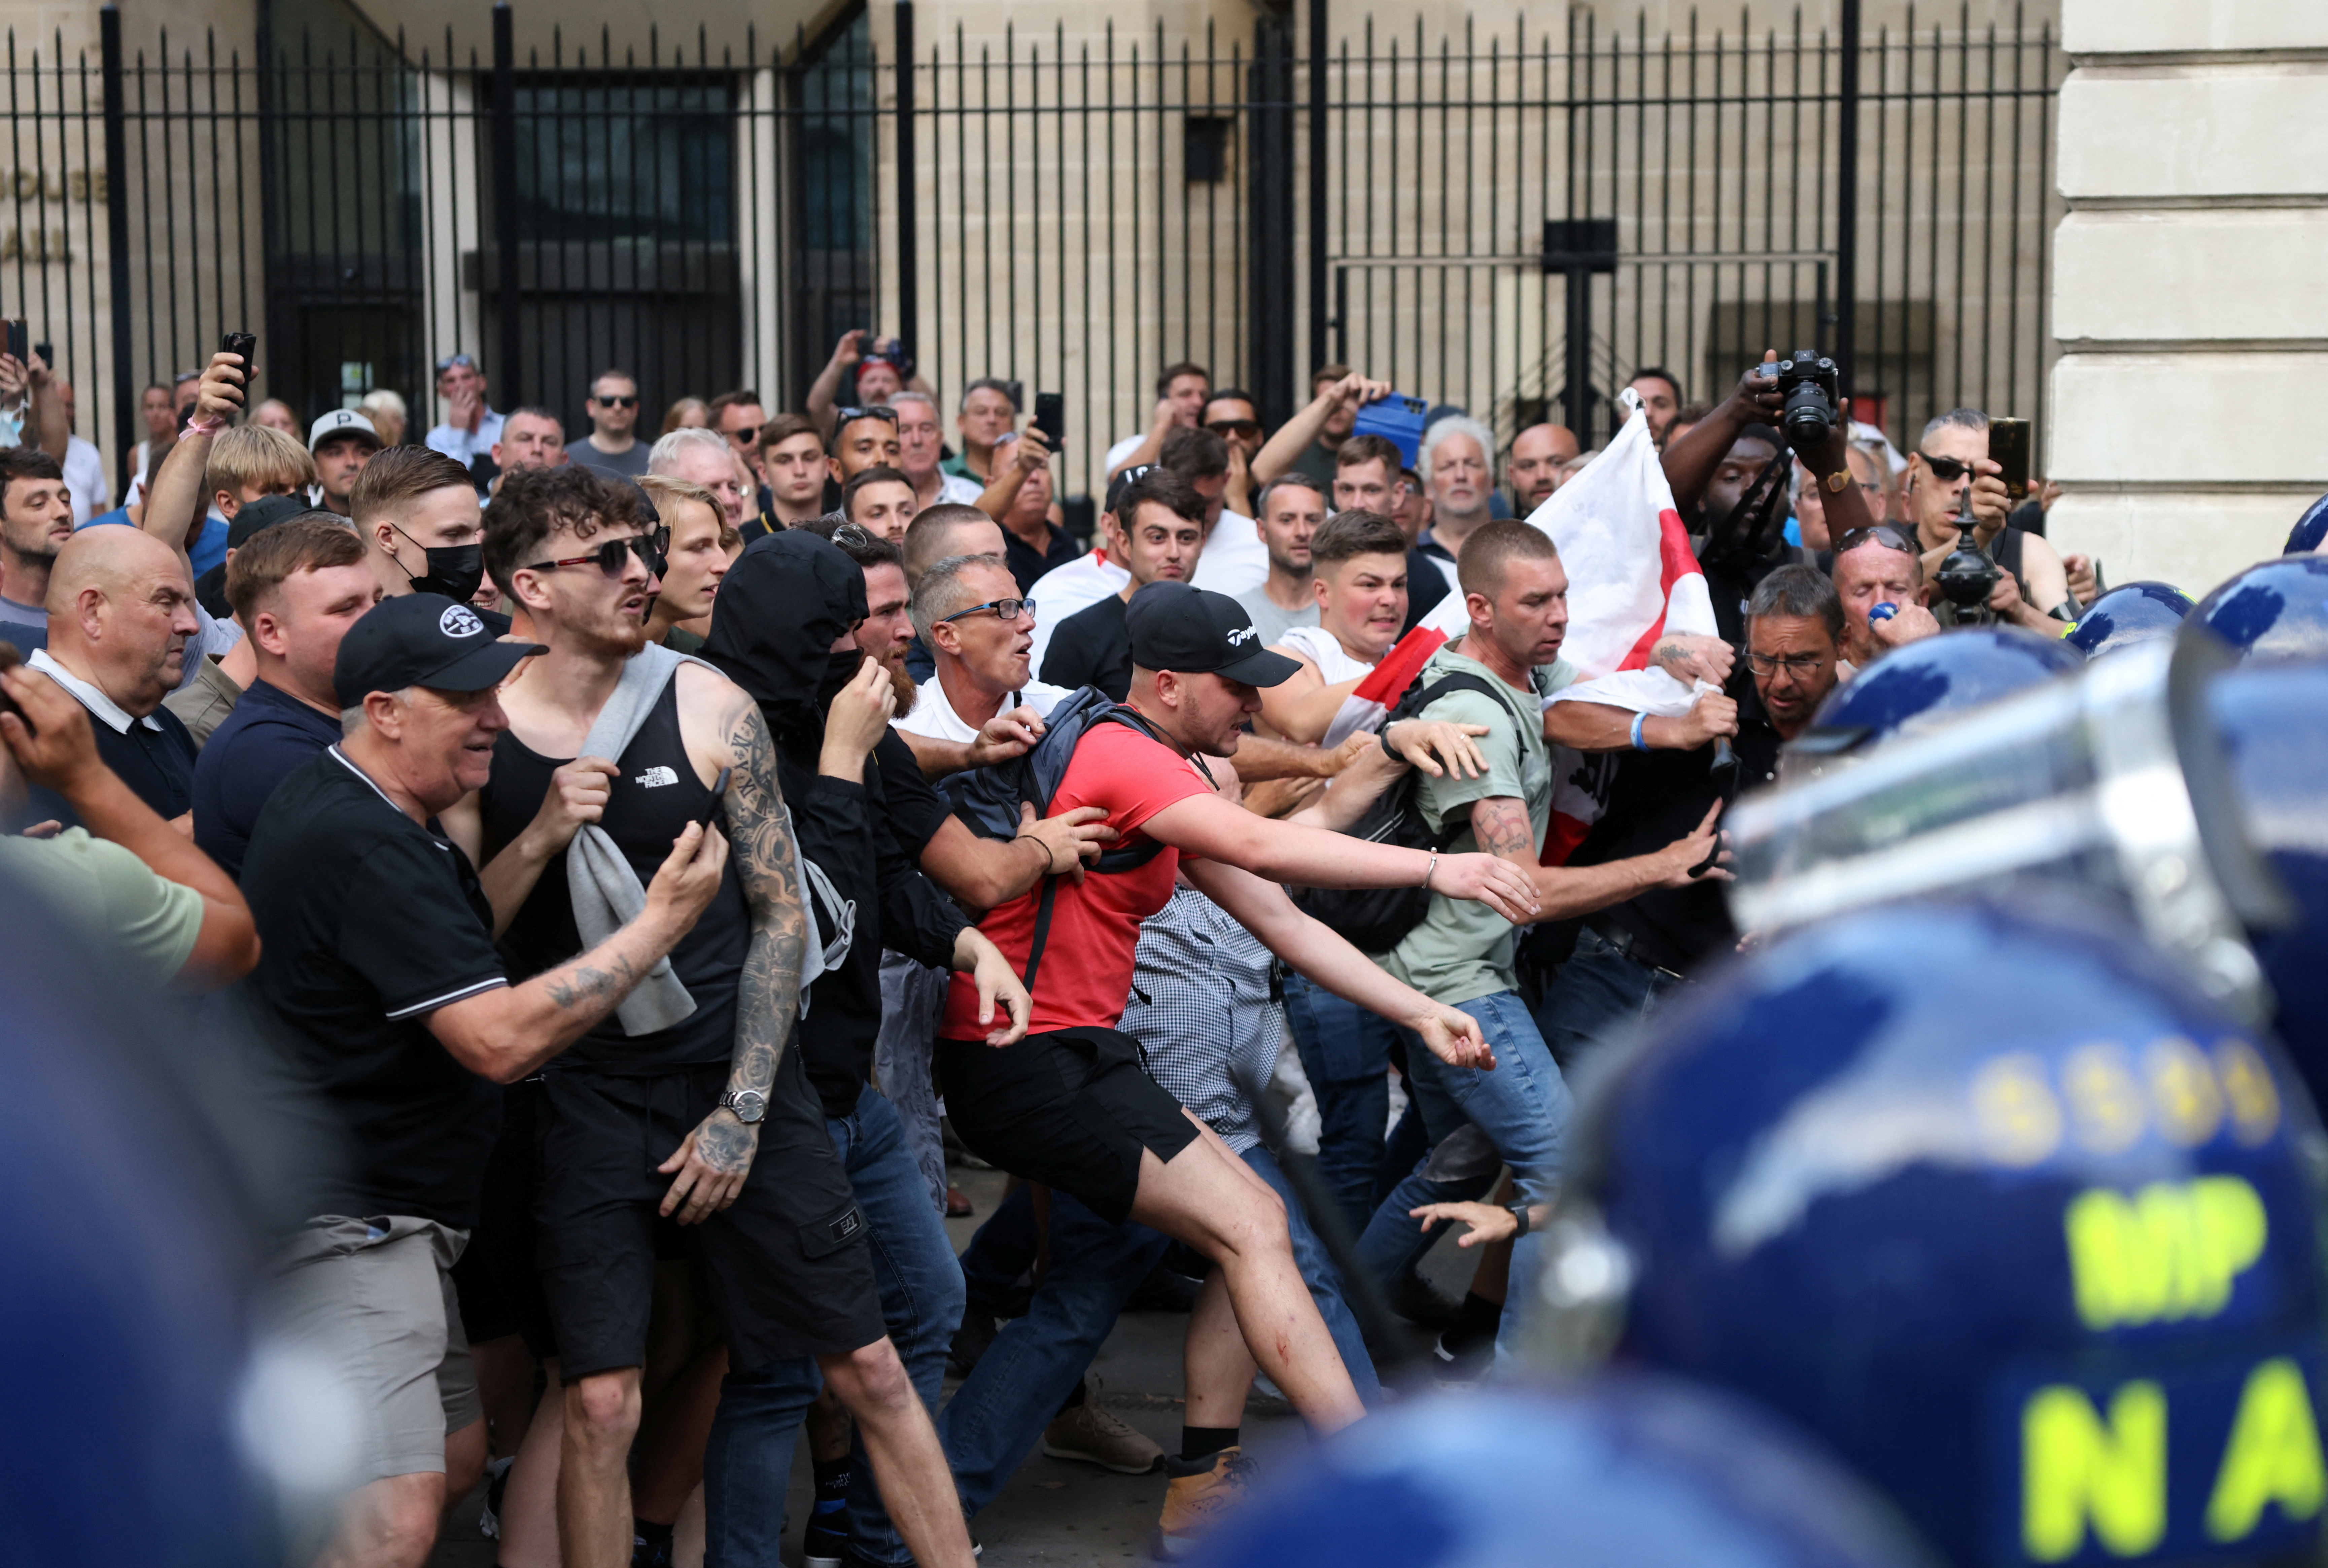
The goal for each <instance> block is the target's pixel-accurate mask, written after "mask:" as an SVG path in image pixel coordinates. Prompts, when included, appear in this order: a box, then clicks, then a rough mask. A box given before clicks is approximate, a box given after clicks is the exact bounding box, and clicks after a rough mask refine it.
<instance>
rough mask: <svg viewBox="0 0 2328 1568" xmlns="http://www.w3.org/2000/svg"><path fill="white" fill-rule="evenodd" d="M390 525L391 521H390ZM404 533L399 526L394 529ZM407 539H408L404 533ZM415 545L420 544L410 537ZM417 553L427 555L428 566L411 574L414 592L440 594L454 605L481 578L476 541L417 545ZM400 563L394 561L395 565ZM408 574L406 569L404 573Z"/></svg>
mask: <svg viewBox="0 0 2328 1568" xmlns="http://www.w3.org/2000/svg"><path fill="white" fill-rule="evenodd" d="M394 526H395V525H394V524H392V523H391V524H390V527H394ZM396 531H397V532H399V533H404V530H402V529H400V528H399V529H397V530H396ZM404 537H405V538H407V539H412V536H411V535H410V534H408V533H404ZM412 542H413V543H415V544H420V541H419V540H417V539H412ZM420 548H421V553H422V554H423V555H425V556H427V558H428V569H427V571H426V572H424V573H422V574H421V575H420V576H418V577H412V591H413V592H415V593H417V594H442V595H444V596H446V598H448V599H450V600H452V601H453V602H454V603H455V604H456V605H465V604H467V603H468V602H469V600H470V599H471V598H473V597H474V596H475V595H476V592H477V588H478V587H479V586H480V585H481V584H483V582H484V580H485V550H484V546H483V545H476V544H430V545H421V547H420ZM403 564H404V563H403V562H402V561H399V562H397V565H398V566H399V567H401V566H402V565H403ZM405 575H406V576H407V577H411V576H412V574H411V573H409V572H407V573H405Z"/></svg>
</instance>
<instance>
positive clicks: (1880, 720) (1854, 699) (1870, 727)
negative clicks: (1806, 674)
mask: <svg viewBox="0 0 2328 1568" xmlns="http://www.w3.org/2000/svg"><path fill="white" fill-rule="evenodd" d="M2082 662H2083V661H2082V660H2081V659H2080V658H2079V655H2078V654H2077V653H2073V652H2071V651H2070V650H2068V649H2065V648H2063V647H2062V646H2061V645H2060V641H2059V640H2058V639H2047V638H2044V637H2040V636H2037V635H2036V634H2033V633H2030V632H2024V631H2022V630H2020V629H2019V628H2017V627H2011V626H1977V627H1969V626H1968V627H1966V628H1963V629H1962V630H1958V631H1952V632H1943V633H1941V634H1938V635H1937V636H1932V637H1926V638H1924V639H1922V640H1921V641H1920V642H1915V643H1908V644H1907V645H1906V646H1905V647H1901V648H1895V649H1893V650H1892V651H1891V653H1886V654H1884V655H1883V657H1882V658H1881V659H1879V660H1877V661H1876V662H1875V663H1874V664H1873V665H1872V666H1870V667H1869V668H1868V669H1866V670H1863V671H1861V672H1860V673H1859V674H1857V675H1855V676H1854V677H1852V679H1851V680H1849V681H1845V682H1844V683H1843V684H1842V685H1841V686H1838V687H1836V688H1835V690H1834V691H1833V692H1832V693H1830V694H1829V695H1828V697H1827V699H1826V701H1825V702H1822V703H1820V704H1819V709H1818V712H1817V713H1816V714H1815V715H1813V716H1812V718H1811V722H1810V725H1809V727H1808V728H1806V729H1805V730H1804V731H1803V733H1802V734H1801V735H1799V736H1798V737H1796V738H1795V739H1794V740H1793V741H1792V742H1790V743H1789V744H1788V747H1787V753H1786V756H1785V757H1784V759H1783V760H1782V761H1781V763H1780V766H1779V777H1780V778H1781V779H1784V780H1793V779H1797V778H1802V777H1808V776H1816V775H1817V774H1819V773H1821V772H1823V771H1826V768H1827V767H1828V766H1829V765H1832V764H1833V762H1834V761H1835V759H1837V758H1850V759H1853V760H1856V759H1857V758H1859V757H1862V756H1865V755H1866V754H1868V753H1869V752H1870V751H1872V750H1873V749H1874V748H1875V747H1877V746H1882V745H1883V744H1884V743H1885V742H1887V741H1889V740H1891V739H1893V738H1894V737H1902V736H1910V735H1920V734H1922V733H1923V732H1924V731H1926V730H1929V729H1931V728H1935V727H1936V726H1938V725H1940V724H1943V723H1946V722H1947V721H1948V720H1949V719H1950V718H1954V717H1955V716H1956V715H1957V714H1959V713H1963V712H1966V711H1967V710H1968V709H1975V708H1979V707H1983V706H1985V705H1986V704H1988V703H1991V702H1995V701H1996V700H1997V699H1999V698H2003V697H2009V696H2011V695H2013V694H2014V692H2016V691H2023V690H2028V689H2029V688H2030V687H2032V686H2035V685H2038V684H2040V683H2042V682H2043V681H2051V680H2052V679H2053V678H2054V677H2055V676H2057V675H2064V674H2068V673H2069V672H2070V671H2074V670H2076V669H2078V668H2079V665H2080V664H2081V663H2082Z"/></svg>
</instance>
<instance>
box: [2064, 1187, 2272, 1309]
mask: <svg viewBox="0 0 2328 1568" xmlns="http://www.w3.org/2000/svg"><path fill="white" fill-rule="evenodd" d="M2062 1228H2063V1230H2064V1232H2065V1234H2066V1235H2067V1238H2068V1241H2069V1246H2070V1280H2071V1282H2072V1286H2073V1289H2074V1292H2075V1295H2076V1298H2077V1303H2078V1316H2079V1319H2082V1320H2083V1321H2084V1323H2085V1325H2086V1327H2087V1328H2089V1329H2115V1328H2118V1327H2120V1326H2122V1325H2126V1324H2136V1323H2154V1322H2160V1321H2173V1320H2175V1319H2185V1318H2211V1317H2212V1316H2214V1315H2215V1314H2216V1313H2217V1312H2220V1311H2221V1310H2223V1308H2224V1306H2225V1304H2226V1303H2228V1302H2229V1300H2230V1299H2231V1285H2232V1282H2234V1281H2235V1280H2236V1279H2237V1278H2238V1277H2239V1274H2240V1272H2242V1271H2244V1270H2246V1269H2247V1268H2248V1267H2249V1266H2250V1265H2251V1264H2253V1263H2255V1261H2256V1260H2257V1259H2258V1258H2259V1257H2261V1256H2262V1255H2263V1248H2264V1242H2265V1241H2266V1239H2267V1235H2268V1229H2269V1227H2268V1224H2267V1220H2266V1218H2265V1215H2264V1207H2263V1199H2262V1198H2260V1197H2258V1196H2257V1195H2256V1190H2255V1188H2252V1187H2250V1186H2248V1183H2247V1182H2246V1181H2245V1180H2243V1179H2242V1178H2239V1177H2236V1176H2201V1177H2199V1178H2195V1179H2193V1180H2191V1181H2183V1182H2175V1181H2154V1182H2152V1183H2150V1184H2149V1185H2148V1186H2146V1187H2145V1188H2142V1189H2141V1190H2140V1191H2139V1192H2136V1193H2135V1194H2134V1195H2132V1196H2131V1197H2129V1196H2127V1195H2126V1194H2125V1193H2121V1192H2117V1191H2113V1190H2112V1189H2110V1188H2106V1187H2098V1188H2090V1189H2089V1190H2087V1191H2085V1192H2081V1193H2079V1194H2078V1196H2077V1197H2074V1198H2072V1199H2071V1200H2070V1207H2069V1209H2068V1211H2067V1212H2066V1214H2065V1215H2064V1216H2063V1221H2062Z"/></svg>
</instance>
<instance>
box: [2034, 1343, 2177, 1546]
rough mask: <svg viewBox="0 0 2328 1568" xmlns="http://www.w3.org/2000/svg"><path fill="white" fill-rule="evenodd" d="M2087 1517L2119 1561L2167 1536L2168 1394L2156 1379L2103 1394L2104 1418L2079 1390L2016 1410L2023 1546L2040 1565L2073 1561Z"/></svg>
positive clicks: (2048, 1391)
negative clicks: (2106, 1411) (2106, 1417)
mask: <svg viewBox="0 0 2328 1568" xmlns="http://www.w3.org/2000/svg"><path fill="white" fill-rule="evenodd" d="M2089 1523H2090V1524H2091V1525H2092V1526H2093V1532H2094V1537H2095V1539H2097V1540H2098V1541H2099V1542H2100V1543H2101V1544H2102V1546H2103V1547H2104V1548H2105V1549H2106V1550H2107V1551H2108V1552H2110V1553H2111V1554H2114V1555H2117V1556H2119V1557H2135V1556H2139V1555H2140V1554H2143V1553H2145V1552H2147V1551H2149V1550H2150V1549H2151V1548H2152V1547H2154V1546H2155V1545H2158V1542H2159V1539H2160V1537H2161V1536H2163V1535H2164V1534H2165V1533H2166V1396H2165V1394H2163V1393H2161V1392H2160V1390H2159V1387H2158V1385H2156V1384H2155V1383H2149V1382H2142V1383H2129V1384H2127V1385H2126V1386H2125V1387H2123V1388H2121V1389H2119V1390H2118V1391H2117V1393H2116V1394H2113V1395H2111V1396H2110V1404H2109V1420H2108V1422H2107V1423H2105V1422H2104V1421H2103V1420H2102V1416H2101V1413H2100V1412H2098V1411H2097V1410H2096V1409H2095V1408H2094V1406H2093V1402H2092V1401H2091V1400H2089V1399H2088V1398H2087V1397H2086V1395H2085V1391H2084V1390H2082V1389H2079V1388H2073V1387H2070V1386H2068V1385H2060V1384H2056V1385H2051V1386H2049V1387H2045V1388H2041V1389H2039V1390H2037V1392H2036V1393H2034V1394H2031V1395H2030V1396H2029V1400H2028V1403H2026V1404H2023V1406H2022V1407H2021V1544H2022V1546H2023V1550H2025V1551H2026V1552H2027V1553H2028V1554H2029V1555H2030V1556H2031V1557H2032V1558H2033V1559H2034V1560H2035V1561H2037V1562H2040V1563H2059V1562H2060V1561H2062V1560H2063V1559H2064V1558H2068V1557H2073V1556H2075V1555H2077V1554H2078V1552H2079V1549H2080V1548H2081V1547H2082V1546H2083V1545H2085V1540H2086V1528H2087V1526H2088V1524H2089Z"/></svg>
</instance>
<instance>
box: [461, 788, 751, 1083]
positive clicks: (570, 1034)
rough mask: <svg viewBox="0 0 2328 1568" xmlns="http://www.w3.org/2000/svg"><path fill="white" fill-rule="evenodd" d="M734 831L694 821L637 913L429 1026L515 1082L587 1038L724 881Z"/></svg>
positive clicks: (473, 1063) (479, 1069)
mask: <svg viewBox="0 0 2328 1568" xmlns="http://www.w3.org/2000/svg"><path fill="white" fill-rule="evenodd" d="M727 865H728V840H725V839H723V838H721V837H720V836H719V835H718V833H717V832H710V833H707V832H706V831H704V830H703V829H701V828H699V827H697V826H695V825H694V824H693V823H691V822H690V823H689V824H688V827H687V831H685V832H682V833H681V834H680V836H679V837H678V838H677V839H676V840H673V841H672V845H671V855H670V857H669V858H668V859H665V860H664V861H663V863H662V869H660V870H658V871H657V872H656V873H655V876H654V880H653V881H652V882H650V883H649V884H647V903H646V907H645V908H643V909H642V910H640V911H639V915H638V918H637V919H635V920H633V921H632V922H630V924H628V925H624V927H623V928H622V929H621V930H620V931H617V932H615V934H613V935H612V936H609V937H608V938H606V940H605V941H604V942H602V943H600V944H598V945H597V946H596V947H594V948H592V949H590V951H589V952H587V953H584V954H582V955H581V956H580V957H579V958H576V959H572V960H569V961H568V962H565V963H561V964H559V966H558V967H557V968H556V969H552V970H548V971H545V972H542V973H540V974H537V975H535V976H534V977H533V978H532V979H531V980H529V981H526V982H525V983H524V984H523V985H514V986H507V987H503V988H502V989H501V990H498V991H486V992H485V993H483V995H481V996H473V997H468V998H465V999H464V1000H460V1001H456V1002H454V1003H452V1004H451V1005H450V1006H448V1007H441V1008H438V1009H436V1011H435V1012H433V1013H430V1014H429V1015H428V1018H427V1023H428V1030H429V1032H430V1033H431V1034H433V1035H435V1036H436V1038H437V1039H438V1040H440V1041H441V1042H443V1044H444V1047H445V1048H446V1050H447V1051H449V1052H451V1053H452V1056H453V1059H454V1060H455V1061H456V1062H458V1063H460V1064H461V1066H465V1067H466V1068H468V1069H469V1071H471V1072H473V1073H475V1074H477V1075H479V1076H481V1077H486V1078H491V1079H492V1080H493V1082H495V1083H497V1084H514V1083H516V1082H517V1081H518V1080H519V1079H520V1078H522V1077H525V1076H527V1075H529V1074H531V1073H533V1072H536V1071H538V1070H539V1069H540V1066H542V1064H543V1063H545V1062H547V1061H549V1059H550V1057H552V1056H556V1055H558V1053H559V1052H560V1051H562V1050H564V1049H565V1048H566V1047H568V1046H570V1045H572V1044H573V1043H574V1042H575V1041H576V1040H577V1039H580V1038H582V1035H583V1033H584V1031H585V1030H587V1029H588V1028H590V1027H591V1026H592V1025H593V1024H596V1022H598V1020H599V1019H603V1018H605V1016H606V1015H607V1014H608V1013H610V1012H613V1011H614V1010H615V1008H616V1007H617V1006H619V1005H621V1003H622V1000H623V999H624V997H626V996H628V995H630V994H631V988H632V987H634V986H635V985H637V984H638V983H639V981H642V980H643V979H645V978H646V972H647V971H649V970H651V969H652V968H653V967H654V966H655V962H656V961H657V960H659V959H661V958H662V957H663V956H664V955H665V954H667V953H670V952H671V949H672V948H673V947H675V946H677V945H678V944H679V939H680V938H681V937H682V936H684V935H686V934H687V932H688V928H689V927H690V926H691V925H694V924H695V917H696V916H697V915H700V914H702V913H703V910H704V907H705V906H707V905H709V903H710V902H711V897H712V895H713V894H715V893H717V892H718V891H719V876H720V873H721V872H722V871H723V870H724V869H726V868H727Z"/></svg>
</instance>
